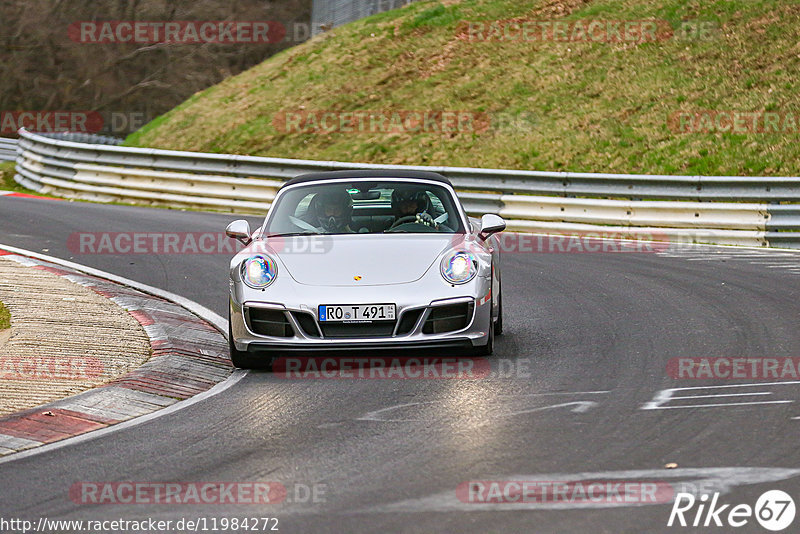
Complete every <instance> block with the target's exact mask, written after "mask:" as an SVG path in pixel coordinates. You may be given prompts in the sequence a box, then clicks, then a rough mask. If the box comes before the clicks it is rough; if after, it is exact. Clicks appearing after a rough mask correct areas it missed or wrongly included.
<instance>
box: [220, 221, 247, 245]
mask: <svg viewBox="0 0 800 534" xmlns="http://www.w3.org/2000/svg"><path fill="white" fill-rule="evenodd" d="M225 235H226V236H228V237H232V238H233V239H238V240H239V241H241V242H242V243H243V244H245V245H248V244H250V241H252V238H251V237H250V223H248V222H247V221H245V220H244V219H239V220H238V221H233V222H232V223H230V224H229V225H228V227H227V228H225Z"/></svg>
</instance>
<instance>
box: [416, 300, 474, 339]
mask: <svg viewBox="0 0 800 534" xmlns="http://www.w3.org/2000/svg"><path fill="white" fill-rule="evenodd" d="M474 309H475V303H474V302H472V301H470V302H459V303H457V304H448V305H445V306H435V307H433V308H431V313H430V315H428V319H427V320H426V321H425V326H423V327H422V333H423V334H444V333H447V332H455V331H457V330H463V329H464V328H466V327H467V326H468V325H469V323H470V321H471V320H472V312H473V310H474Z"/></svg>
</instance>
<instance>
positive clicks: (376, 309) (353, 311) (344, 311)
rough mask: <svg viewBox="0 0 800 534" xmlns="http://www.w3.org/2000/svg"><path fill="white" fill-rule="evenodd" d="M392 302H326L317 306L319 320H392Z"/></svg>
mask: <svg viewBox="0 0 800 534" xmlns="http://www.w3.org/2000/svg"><path fill="white" fill-rule="evenodd" d="M394 318H395V305H394V304H326V305H323V306H320V307H319V320H320V322H326V323H335V322H339V323H344V322H359V323H363V322H372V321H394Z"/></svg>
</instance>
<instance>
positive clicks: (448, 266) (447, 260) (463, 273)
mask: <svg viewBox="0 0 800 534" xmlns="http://www.w3.org/2000/svg"><path fill="white" fill-rule="evenodd" d="M476 274H478V261H477V260H476V259H475V256H473V255H472V253H470V252H453V253H450V254H448V255H447V256H445V257H444V258H443V259H442V276H443V277H444V279H445V280H447V281H448V282H450V283H451V284H466V283H467V282H469V281H470V280H472V279H473V278H475V275H476Z"/></svg>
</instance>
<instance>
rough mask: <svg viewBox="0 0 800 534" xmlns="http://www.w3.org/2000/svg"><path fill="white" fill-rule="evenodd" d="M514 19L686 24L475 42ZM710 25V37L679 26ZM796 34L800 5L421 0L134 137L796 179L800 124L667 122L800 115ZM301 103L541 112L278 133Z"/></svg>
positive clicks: (153, 143) (337, 155) (183, 145)
mask: <svg viewBox="0 0 800 534" xmlns="http://www.w3.org/2000/svg"><path fill="white" fill-rule="evenodd" d="M510 18H520V19H536V20H554V19H564V20H571V21H576V20H595V19H602V20H636V19H658V20H663V21H667V22H668V26H667V27H670V26H671V27H672V28H678V29H679V31H678V32H676V35H675V36H672V37H668V36H667V37H665V38H664V39H660V40H658V41H657V42H647V43H638V44H637V43H598V42H570V43H565V42H552V41H548V42H520V41H506V42H475V41H470V40H469V39H467V38H466V36H467V34H466V30H465V26H464V23H463V22H462V21H493V20H503V19H510ZM687 23H688V25H687ZM700 23H703V24H706V25H711V27H712V28H714V29H713V31H712V32H711V34H710V35H707V36H705V37H703V36H700V37H699V38H692V35H691V31H690V32H689V35H688V36H687V35H685V34H684V32H683V31H682V30H680V28H683V29H684V30H685V29H686V28H689V29H690V30H691V28H693V27H697V25H698V24H700ZM693 25H694V26H693ZM706 27H707V26H706ZM798 28H800V5H798V4H797V3H795V2H793V1H791V2H790V1H783V0H650V1H644V0H638V1H634V0H463V1H453V0H451V1H444V2H432V1H423V2H418V3H415V4H412V5H410V6H408V7H406V8H403V9H400V10H396V11H391V12H387V13H383V14H379V15H376V16H373V17H371V18H369V19H364V20H361V21H358V22H355V23H353V24H350V25H347V26H344V27H341V28H337V29H335V30H333V31H331V32H328V33H327V34H324V35H322V36H320V37H318V38H316V39H314V40H312V41H309V42H307V43H305V44H302V45H300V46H297V47H295V48H293V49H290V50H287V51H284V52H282V53H280V54H278V55H277V56H274V57H272V58H270V59H268V60H267V61H265V62H264V63H262V64H261V65H258V66H257V67H254V68H252V69H250V70H249V71H246V72H244V73H242V74H240V75H238V76H235V77H233V78H230V79H228V80H226V81H225V82H223V83H221V84H219V85H217V86H215V87H212V88H209V89H208V90H206V91H204V92H202V93H198V94H196V95H194V96H193V97H192V98H191V99H189V100H188V101H187V102H185V103H183V104H182V105H180V106H179V107H178V108H176V109H174V110H172V111H170V112H169V113H167V114H166V115H164V116H162V117H159V118H158V119H156V120H155V121H153V122H152V123H150V124H148V125H147V126H145V127H144V128H143V129H142V130H140V131H139V132H137V133H135V134H133V135H132V136H131V137H130V138H129V139H128V141H127V143H128V144H129V145H134V146H148V147H160V148H170V149H185V150H199V151H208V152H226V153H237V154H254V155H266V156H276V157H290V158H310V159H332V160H340V161H358V162H373V163H395V164H421V165H455V166H475V167H500V168H519V169H536V170H569V171H598V172H624V173H627V172H632V173H638V172H642V173H665V174H732V175H736V174H740V175H749V174H763V175H779V174H782V175H790V174H791V175H796V174H798V173H800V143H798V142H797V140H798V137H800V135H798V134H797V133H788V134H787V133H780V134H776V133H753V132H745V133H723V132H713V133H676V132H675V131H674V130H673V129H671V128H670V126H669V124H668V122H669V118H670V117H671V116H673V115H674V114H675V113H676V112H678V111H681V110H683V111H698V110H723V111H724V110H735V111H742V112H759V111H760V112H763V111H771V112H775V113H783V114H785V113H790V114H792V113H797V114H798V115H800V98H798V88H797V86H796V84H795V83H794V82H795V79H796V73H797V72H798V71H800V39H799V38H798V33H799V31H798ZM298 110H305V111H326V110H332V111H337V112H348V111H363V110H369V111H373V112H386V111H401V110H418V111H423V110H465V111H471V112H485V113H491V114H496V113H508V114H512V115H514V114H521V113H525V114H527V117H529V118H530V117H533V121H530V120H528V122H526V123H525V125H527V126H528V127H524V128H519V127H515V126H514V125H506V126H493V127H491V128H489V129H488V130H486V131H481V132H466V133H449V134H442V133H419V132H399V133H398V132H395V133H391V132H390V133H369V132H364V133H334V134H331V133H326V134H321V133H286V132H284V131H281V130H280V129H278V128H276V125H275V121H274V118H275V117H276V115H278V116H279V114H280V113H283V112H297V111H298ZM523 116H524V115H523ZM531 122H532V126H531ZM799 127H800V126H799Z"/></svg>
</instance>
